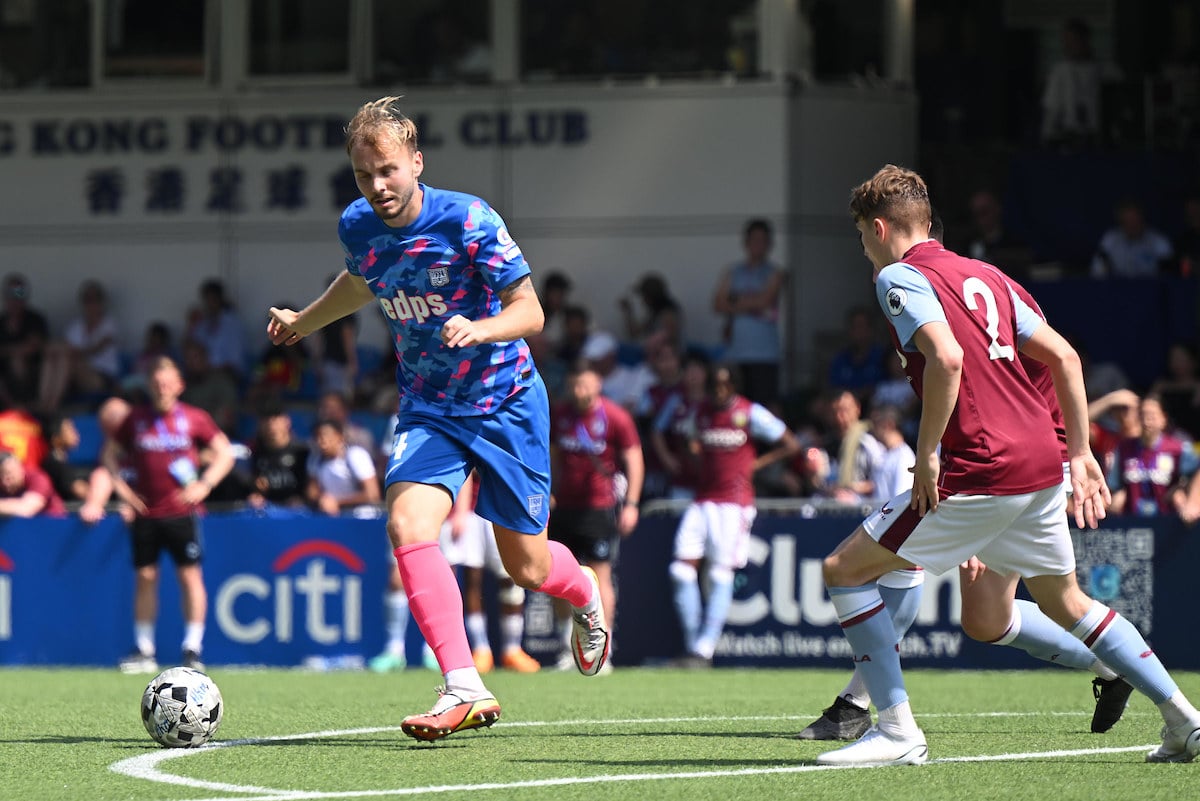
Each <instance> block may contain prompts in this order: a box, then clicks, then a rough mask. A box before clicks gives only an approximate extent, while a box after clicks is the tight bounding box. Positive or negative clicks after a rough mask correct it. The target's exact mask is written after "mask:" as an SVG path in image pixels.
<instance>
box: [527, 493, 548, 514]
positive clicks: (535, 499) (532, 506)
mask: <svg viewBox="0 0 1200 801" xmlns="http://www.w3.org/2000/svg"><path fill="white" fill-rule="evenodd" d="M544 497H545V496H543V495H527V496H525V500H526V501H528V502H529V516H530V517H538V516H540V515H541V514H542V500H543V498H544Z"/></svg>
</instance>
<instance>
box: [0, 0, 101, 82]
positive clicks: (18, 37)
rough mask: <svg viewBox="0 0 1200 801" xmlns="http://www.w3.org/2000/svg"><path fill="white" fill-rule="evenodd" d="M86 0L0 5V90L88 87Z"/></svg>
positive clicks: (20, 0)
mask: <svg viewBox="0 0 1200 801" xmlns="http://www.w3.org/2000/svg"><path fill="white" fill-rule="evenodd" d="M88 5H89V4H88V0H0V90H3V89H22V88H26V87H39V88H40V87H51V88H61V87H70V86H87V85H88V84H89V83H90V82H91V81H90V78H89V74H88V70H89V69H90V59H91V38H90V37H91V24H90V22H91V19H90V17H91V15H90V13H89V9H88Z"/></svg>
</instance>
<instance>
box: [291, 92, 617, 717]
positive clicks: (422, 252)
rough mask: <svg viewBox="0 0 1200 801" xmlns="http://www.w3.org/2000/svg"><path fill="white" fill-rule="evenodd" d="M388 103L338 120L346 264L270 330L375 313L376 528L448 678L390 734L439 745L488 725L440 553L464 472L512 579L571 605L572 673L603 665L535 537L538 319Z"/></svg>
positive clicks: (582, 586) (484, 223)
mask: <svg viewBox="0 0 1200 801" xmlns="http://www.w3.org/2000/svg"><path fill="white" fill-rule="evenodd" d="M398 99H399V98H395V97H384V98H381V99H379V100H376V101H373V102H370V103H366V104H365V105H363V106H362V107H361V108H360V109H359V110H358V112H357V113H356V114H355V115H354V117H353V119H351V120H350V123H349V125H347V126H346V150H347V152H348V153H349V155H350V162H351V165H352V166H353V168H354V176H355V180H356V182H357V183H358V188H359V191H360V192H362V195H363V196H362V197H361V198H359V199H358V200H356V201H354V202H353V203H351V204H350V205H349V206H348V207H347V208H346V210H345V211H344V212H343V213H342V218H341V223H340V225H339V227H338V236H339V238H340V239H341V242H342V247H343V248H344V250H345V252H346V269H345V270H344V271H342V272H341V273H340V274H339V275H338V276H337V277H336V278H335V279H334V281H333V283H331V284H330V285H329V287H328V288H327V289H326V290H325V292H324V293H323V294H322V295H321V296H320V297H319V298H317V299H316V300H315V301H313V302H312V303H311V304H309V305H308V306H307V307H306V308H305V309H304V310H302V311H300V312H296V311H294V310H292V309H279V308H272V309H271V310H270V321H269V323H268V325H267V335H268V336H269V338H270V339H271V341H272V342H273V343H275V344H277V345H279V344H287V345H294V344H295V343H297V342H299V341H300V340H301V339H302V338H303V337H305V336H307V335H309V334H311V333H312V332H314V331H316V330H318V329H320V328H321V327H323V326H326V325H328V324H330V323H332V322H333V321H335V320H338V319H340V318H341V317H344V316H345V315H347V314H350V313H352V312H354V311H357V310H358V309H360V308H362V307H363V306H365V305H366V304H368V303H370V302H371V301H376V302H378V303H379V305H380V307H381V308H382V309H383V313H384V315H385V316H386V317H387V321H388V325H389V326H390V328H391V332H392V335H393V341H394V344H395V348H396V357H397V359H398V361H399V365H398V367H397V370H396V380H397V384H398V385H399V392H400V415H399V423H398V424H397V426H396V432H395V439H394V440H393V446H392V454H391V457H390V459H389V460H388V464H387V469H386V471H385V476H384V482H385V485H386V495H385V499H384V502H385V505H386V507H387V533H388V537H389V539H390V540H391V544H392V548H393V549H394V553H395V556H396V562H397V564H398V565H399V567H400V575H401V578H402V579H403V581H404V588H405V592H406V593H407V594H408V600H409V607H410V609H411V610H412V614H413V617H414V619H415V620H416V621H417V625H418V626H419V627H420V629H421V633H422V634H424V635H425V640H426V641H427V642H428V643H429V645H430V646H431V647H432V649H433V652H434V654H435V655H436V656H437V659H438V663H439V665H440V666H441V669H442V672H443V674H444V675H445V687H443V688H439V691H438V700H437V702H436V703H435V704H434V705H433V708H432V709H431V710H430V711H429V712H427V713H425V714H420V715H410V716H409V717H406V718H405V719H404V720H403V722H402V724H401V728H402V729H403V731H404V733H405V734H407V735H409V736H410V737H414V738H416V739H419V740H437V739H440V738H442V737H445V736H447V735H449V734H453V733H454V732H458V731H464V730H466V729H473V728H477V727H480V726H490V725H491V724H492V723H494V722H495V721H496V720H497V719H498V718H499V717H500V704H499V703H498V702H497V701H496V699H495V697H494V696H493V695H492V694H491V693H490V692H489V691H488V690H487V688H486V687H485V686H484V684H483V680H482V678H480V675H479V672H478V671H477V670H476V669H475V664H474V661H473V660H472V658H471V648H470V646H469V645H468V641H467V635H466V630H465V627H464V624H463V603H462V595H461V593H460V591H459V587H458V583H457V581H456V580H455V577H454V573H453V572H452V570H451V568H450V565H449V564H448V563H447V562H446V559H445V557H444V556H443V555H442V552H441V550H440V549H439V548H438V534H439V532H440V529H441V526H442V523H443V521H444V520H445V519H446V517H447V515H448V514H449V513H450V509H451V506H452V504H453V502H454V497H455V496H456V494H457V493H458V491H459V489H460V488H461V487H462V485H463V482H464V481H465V480H466V478H467V476H468V475H469V474H470V473H471V470H472V469H475V470H477V471H478V476H479V482H480V488H479V500H478V505H477V507H476V511H477V512H478V513H479V514H480V516H482V517H484V518H486V519H487V520H490V521H491V522H492V524H493V527H494V529H495V534H496V544H497V546H498V548H499V551H500V556H501V560H502V561H503V563H504V567H505V569H506V570H507V571H508V573H509V575H510V576H512V578H513V580H514V581H516V582H517V584H519V585H521V586H522V587H524V588H526V589H530V590H537V591H539V592H544V593H546V594H548V595H551V596H553V597H555V598H562V599H563V600H565V601H567V602H568V603H569V604H571V606H572V608H573V618H574V632H573V637H572V647H571V650H572V653H573V654H574V657H575V663H576V666H577V667H578V668H579V671H580V672H581V673H583V674H584V675H588V676H592V675H595V674H596V673H598V672H599V670H600V668H601V667H602V666H603V665H604V662H605V660H606V659H607V658H608V653H609V632H608V624H607V621H606V620H605V617H604V611H603V608H602V606H601V604H600V593H599V589H598V586H597V583H596V577H595V574H594V573H592V572H591V571H589V570H587V569H586V568H582V567H580V565H579V563H578V562H577V561H576V560H575V557H574V556H572V555H571V552H570V551H569V550H568V549H567V548H566V547H565V546H563V545H561V544H560V543H557V542H551V541H549V540H548V539H547V537H546V522H547V518H548V516H549V511H550V505H549V500H550V413H549V403H548V399H547V395H546V388H545V385H544V384H543V383H542V379H541V377H540V376H539V375H538V372H537V369H536V367H535V366H534V363H533V360H532V358H531V357H530V354H529V347H528V345H526V343H525V341H524V339H523V337H526V336H529V335H531V334H535V333H537V332H538V331H541V329H542V324H543V322H544V316H543V312H542V306H541V303H540V302H539V301H538V298H537V294H536V292H535V291H534V288H533V283H532V281H531V279H530V268H529V265H528V263H527V262H526V261H525V257H524V256H523V255H522V253H521V249H520V248H519V247H518V246H517V244H516V242H514V241H513V239H512V237H511V236H510V235H509V233H508V230H507V228H506V227H505V225H504V221H503V220H502V219H501V218H500V216H499V215H498V214H497V213H496V212H495V211H493V210H492V209H491V207H490V206H488V204H487V203H486V202H484V201H483V200H481V199H479V198H477V197H474V196H471V195H466V194H462V193H459V192H449V191H445V190H442V189H436V188H434V187H430V186H426V185H424V184H422V183H420V182H419V180H418V179H419V178H420V176H421V173H422V171H423V169H424V157H423V156H422V154H421V151H420V150H419V149H418V147H417V128H416V125H415V124H414V123H413V121H412V120H410V119H409V118H408V117H406V116H405V115H404V114H403V113H401V111H400V110H399V108H398V107H397V101H398Z"/></svg>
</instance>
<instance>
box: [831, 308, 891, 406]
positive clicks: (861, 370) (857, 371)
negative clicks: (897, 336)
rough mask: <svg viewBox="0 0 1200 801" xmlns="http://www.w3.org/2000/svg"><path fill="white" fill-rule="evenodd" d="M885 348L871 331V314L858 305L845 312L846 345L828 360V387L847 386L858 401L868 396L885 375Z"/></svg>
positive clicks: (864, 399)
mask: <svg viewBox="0 0 1200 801" xmlns="http://www.w3.org/2000/svg"><path fill="white" fill-rule="evenodd" d="M887 352H888V349H887V348H885V347H884V346H883V343H882V342H880V341H879V338H878V337H877V336H876V335H875V325H874V317H873V316H872V315H871V313H870V312H869V311H868V310H867V309H865V308H863V307H861V306H855V307H854V308H852V309H850V311H848V312H846V345H845V347H843V348H842V349H841V350H839V351H838V352H837V353H835V354H834V355H833V358H832V359H831V360H830V362H829V388H830V389H848V390H850V391H851V392H853V393H854V394H855V396H856V397H857V398H858V399H859V402H860V403H861V402H864V401H866V400H867V399H868V398H870V397H871V394H872V393H873V392H874V391H875V387H876V386H878V385H879V382H881V381H883V380H884V378H885V375H886V374H885V367H884V358H885V356H886V355H887Z"/></svg>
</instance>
